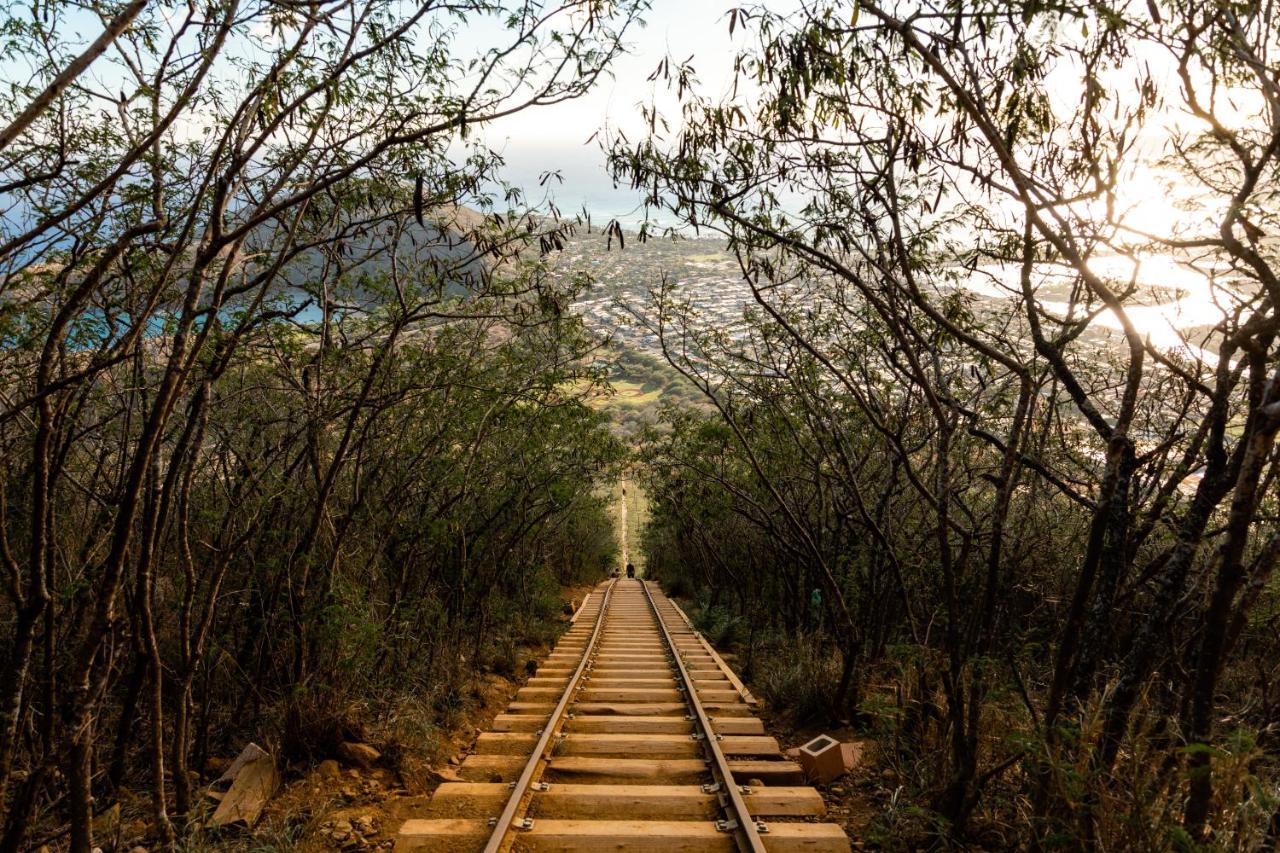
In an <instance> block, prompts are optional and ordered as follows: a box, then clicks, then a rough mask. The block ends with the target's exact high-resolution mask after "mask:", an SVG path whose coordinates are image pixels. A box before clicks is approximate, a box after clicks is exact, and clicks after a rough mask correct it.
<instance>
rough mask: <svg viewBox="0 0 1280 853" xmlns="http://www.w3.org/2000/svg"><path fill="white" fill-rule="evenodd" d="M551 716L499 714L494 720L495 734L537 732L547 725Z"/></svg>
mask: <svg viewBox="0 0 1280 853" xmlns="http://www.w3.org/2000/svg"><path fill="white" fill-rule="evenodd" d="M549 718H550V715H549V714H499V715H498V716H496V717H494V718H493V726H492V728H493V730H494V731H495V732H536V731H538V730H539V729H542V728H544V727H545V726H546V725H547V720H548V719H549Z"/></svg>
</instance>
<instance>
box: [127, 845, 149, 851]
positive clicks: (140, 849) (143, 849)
mask: <svg viewBox="0 0 1280 853" xmlns="http://www.w3.org/2000/svg"><path fill="white" fill-rule="evenodd" d="M129 853H147V848H145V847H143V846H142V845H141V844H139V845H138V846H137V847H135V848H133V849H132V850H130V851H129Z"/></svg>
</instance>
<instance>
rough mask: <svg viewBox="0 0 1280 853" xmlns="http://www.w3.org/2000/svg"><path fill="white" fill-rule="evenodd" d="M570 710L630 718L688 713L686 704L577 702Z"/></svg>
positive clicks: (579, 713)
mask: <svg viewBox="0 0 1280 853" xmlns="http://www.w3.org/2000/svg"><path fill="white" fill-rule="evenodd" d="M570 710H571V711H572V712H573V713H574V715H575V716H580V715H582V714H618V715H621V716H628V717H639V716H662V715H666V714H685V713H688V710H689V706H688V705H686V704H685V703H684V702H575V703H574V705H573V707H572V708H570Z"/></svg>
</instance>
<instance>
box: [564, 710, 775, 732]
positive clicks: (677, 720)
mask: <svg viewBox="0 0 1280 853" xmlns="http://www.w3.org/2000/svg"><path fill="white" fill-rule="evenodd" d="M564 728H565V731H568V732H616V733H618V734H628V733H632V732H643V733H646V734H676V735H690V734H693V721H692V720H690V719H688V718H686V717H683V716H680V717H677V716H675V715H671V716H656V715H655V716H643V715H635V716H621V715H613V716H609V715H603V714H601V715H594V714H593V715H591V716H577V715H575V716H574V717H573V719H571V720H568V721H566V722H565V724H564ZM745 734H753V733H752V732H746V733H745Z"/></svg>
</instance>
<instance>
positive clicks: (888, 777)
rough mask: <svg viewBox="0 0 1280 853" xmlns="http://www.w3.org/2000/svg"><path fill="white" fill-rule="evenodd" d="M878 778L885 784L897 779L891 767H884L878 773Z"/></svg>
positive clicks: (896, 773)
mask: <svg viewBox="0 0 1280 853" xmlns="http://www.w3.org/2000/svg"><path fill="white" fill-rule="evenodd" d="M880 778H881V779H883V780H885V781H886V782H892V781H893V780H894V779H897V778H898V772H897V771H896V770H894V769H893V768H892V767H886V768H885V769H884V770H882V771H881V772H880Z"/></svg>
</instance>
